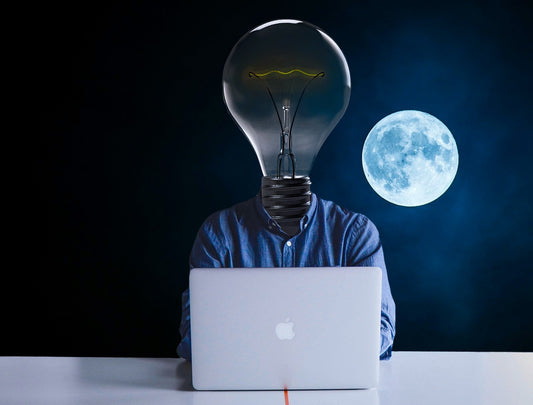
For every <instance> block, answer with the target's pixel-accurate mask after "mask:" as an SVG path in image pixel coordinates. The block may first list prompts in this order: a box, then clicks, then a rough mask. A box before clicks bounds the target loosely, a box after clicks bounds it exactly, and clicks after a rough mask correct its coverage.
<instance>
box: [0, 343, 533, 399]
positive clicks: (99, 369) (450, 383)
mask: <svg viewBox="0 0 533 405" xmlns="http://www.w3.org/2000/svg"><path fill="white" fill-rule="evenodd" d="M0 404H2V405H4V404H5V405H8V404H24V405H32V404H37V405H39V404H53V405H62V404H83V405H90V404H98V405H102V404H117V405H120V404H129V405H132V404H159V405H165V404H172V405H178V404H179V405H182V404H183V405H189V404H190V405H204V404H205V405H230V404H231V405H267V404H268V405H285V397H284V393H283V391H246V392H221V391H219V392H200V391H194V390H193V389H192V386H191V368H190V364H188V363H187V362H185V361H184V360H181V359H173V358H167V359H158V358H88V357H82V358H78V357H0ZM289 404H290V405H330V404H331V405H333V404H335V405H344V404H346V405H348V404H349V405H390V404H397V405H417V404H423V405H440V404H443V405H461V404H468V405H474V404H483V405H491V404H498V405H499V404H510V405H521V404H524V405H532V404H533V353H472V352H394V353H393V357H392V360H390V361H387V362H381V376H380V385H379V387H378V389H373V390H341V391H289Z"/></svg>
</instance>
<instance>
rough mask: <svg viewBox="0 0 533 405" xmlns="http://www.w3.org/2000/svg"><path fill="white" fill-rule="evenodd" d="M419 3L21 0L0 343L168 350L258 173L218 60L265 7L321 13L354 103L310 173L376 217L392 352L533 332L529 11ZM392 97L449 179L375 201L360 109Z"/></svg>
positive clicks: (66, 349)
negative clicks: (21, 102) (192, 271)
mask: <svg viewBox="0 0 533 405" xmlns="http://www.w3.org/2000/svg"><path fill="white" fill-rule="evenodd" d="M432 3H433V2H405V1H402V2H357V1H353V2H345V3H344V4H343V3H340V2H335V1H326V2H316V1H308V2H302V3H298V2H287V1H285V2H283V3H280V4H277V3H275V2H259V3H258V2H242V3H234V2H216V4H211V2H207V3H206V2H199V1H196V2H195V1H193V2H168V3H160V2H139V1H136V2H131V1H128V2H126V1H124V2H106V3H95V2H71V3H54V2H52V3H46V5H42V6H40V7H39V8H35V7H30V6H28V9H26V10H25V12H24V13H25V15H26V16H27V18H25V22H24V25H23V26H22V27H21V29H20V32H25V33H27V34H30V37H31V41H30V42H31V46H28V47H27V48H24V49H23V50H22V51H21V53H24V56H25V57H26V58H27V59H28V60H29V62H28V64H27V65H26V68H27V69H28V70H29V71H31V74H30V75H28V76H27V80H26V82H27V83H29V84H30V86H29V87H30V89H29V90H28V92H27V93H25V94H24V96H25V97H27V98H28V99H29V100H31V102H30V106H31V112H30V113H28V114H27V116H26V118H25V119H26V120H28V121H30V120H34V119H37V121H38V129H37V130H36V131H34V132H31V134H29V135H24V136H23V137H22V138H21V141H22V144H23V145H22V155H23V158H22V159H21V160H19V166H20V167H25V168H27V169H29V170H30V174H29V177H28V178H26V179H25V180H26V181H24V182H22V183H20V185H19V186H18V188H16V190H18V191H19V192H20V193H19V194H17V193H15V194H16V195H17V198H16V199H15V200H14V201H15V202H17V201H19V202H20V203H19V204H17V205H18V206H19V207H18V208H21V210H20V213H19V212H17V211H15V212H16V213H15V214H11V213H7V216H10V217H14V218H15V219H16V221H15V222H16V226H15V227H14V228H13V230H12V238H11V239H12V241H14V245H15V246H16V247H19V248H21V249H20V252H19V250H17V249H14V250H13V252H12V253H15V252H16V253H15V254H17V255H18V256H17V263H18V264H17V266H16V267H14V270H11V272H12V273H15V276H16V277H17V281H16V282H15V283H13V284H5V285H4V288H5V289H10V290H12V291H8V293H9V292H13V291H16V294H15V295H16V299H13V300H11V301H10V302H9V303H8V304H7V305H4V315H5V316H4V322H6V319H7V325H8V328H6V329H4V336H6V335H7V337H8V344H5V345H2V350H1V352H2V354H11V355H13V354H19V355H77V356H84V355H88V356H92V355H97V356H154V357H155V356H165V357H167V356H175V347H176V344H177V342H178V339H179V334H178V323H179V320H180V309H179V308H180V295H181V292H182V291H183V290H184V289H185V288H186V287H187V278H188V255H189V251H190V248H191V245H192V242H193V240H194V237H195V234H196V231H197V230H198V228H199V226H200V225H201V223H202V222H203V220H204V219H205V218H206V217H207V216H208V215H209V214H211V213H212V212H214V211H216V210H220V209H223V208H226V207H228V206H230V205H232V204H235V203H237V202H240V201H243V200H245V199H248V198H251V197H252V196H254V195H255V194H256V193H257V192H258V190H259V187H260V180H261V172H260V169H259V164H258V162H257V159H256V157H255V155H254V152H253V149H252V147H251V146H250V144H249V143H248V141H247V140H246V138H245V137H244V136H243V135H242V134H241V133H240V131H239V129H238V128H237V127H236V125H235V124H234V123H233V121H232V119H231V117H230V116H229V114H228V113H227V111H226V108H225V106H224V103H223V101H222V89H221V77H222V68H223V65H224V62H225V59H226V57H227V56H228V54H229V52H230V50H231V48H232V47H233V45H234V44H235V43H236V41H237V40H238V39H239V38H240V37H241V36H242V35H243V34H244V33H245V32H247V31H248V30H250V29H252V28H254V27H255V26H257V25H259V24H262V23H264V22H266V21H269V20H273V19H278V18H294V19H301V20H306V21H308V22H311V23H313V24H315V25H317V26H319V27H321V28H322V29H323V30H324V31H325V32H327V33H328V34H329V35H330V36H331V37H332V38H333V39H334V40H335V41H336V42H337V44H338V45H339V46H340V48H341V49H342V50H343V52H344V54H345V56H346V58H347V61H348V65H349V67H350V71H351V76H352V94H351V101H350V105H349V107H348V110H347V112H346V114H345V116H344V118H343V119H342V120H341V122H340V123H339V125H338V126H337V127H336V129H335V130H334V131H333V132H332V134H331V136H330V138H328V140H327V141H326V143H325V144H324V146H323V148H322V150H321V152H320V153H319V155H318V158H317V160H316V162H315V165H314V168H313V171H312V173H311V179H312V181H313V186H312V190H313V191H314V192H315V193H317V194H318V195H319V196H321V197H323V198H325V199H329V200H333V201H335V202H337V203H338V204H340V205H342V206H344V207H346V208H348V209H350V210H352V211H357V212H361V213H363V214H365V215H367V216H368V217H370V219H371V220H372V221H373V222H374V223H375V224H376V226H377V227H378V229H379V230H380V234H381V238H382V242H383V246H384V251H385V258H386V262H387V267H388V273H389V278H390V283H391V287H392V292H393V296H394V298H395V300H396V304H397V337H396V341H395V346H394V347H395V350H459V351H462V350H474V351H477V350H483V351H531V350H533V327H532V325H531V315H530V311H531V307H532V304H533V299H532V297H531V291H532V290H533V278H532V275H531V270H532V266H531V262H530V256H531V248H532V246H533V244H532V237H531V229H532V209H531V188H532V185H533V184H532V181H531V174H532V165H531V157H530V155H531V152H532V151H533V149H532V141H531V137H532V134H531V116H532V109H531V107H532V102H531V94H532V90H533V89H532V78H531V76H532V71H533V69H532V68H533V66H532V65H533V63H532V59H533V58H532V55H533V49H532V45H531V41H530V39H531V37H532V28H531V27H532V19H531V16H532V14H531V9H530V8H529V7H527V6H525V5H519V4H520V3H518V2H516V3H512V2H504V1H489V2H479V3H474V2H439V3H438V4H432ZM5 80H8V81H9V80H10V79H9V78H7V79H6V78H5ZM404 109H417V110H421V111H425V112H428V113H430V114H432V115H435V116H436V117H438V118H439V119H440V120H442V121H443V122H444V124H445V125H446V126H448V128H449V129H450V130H451V131H452V133H453V134H454V137H455V139H456V141H457V144H458V148H459V155H460V162H459V171H458V174H457V177H456V179H455V181H454V183H453V184H452V186H451V187H450V189H449V190H448V191H447V192H446V193H445V194H444V195H443V196H442V197H441V198H439V199H438V200H436V201H434V202H432V203H430V204H428V205H426V206H422V207H418V208H404V207H398V206H395V205H392V204H390V203H388V202H386V201H385V200H383V199H381V198H380V197H379V196H378V195H377V194H375V193H374V191H373V190H372V189H371V188H370V186H369V185H368V183H367V182H366V180H365V178H364V174H363V172H362V167H361V161H360V155H361V150H362V146H363V142H364V140H365V137H366V135H367V134H368V132H369V130H370V129H371V128H372V126H373V125H374V124H375V123H376V122H377V121H378V120H380V119H381V118H383V117H384V116H386V115H388V114H390V113H392V112H395V111H398V110H404ZM22 124H24V122H22ZM5 153H6V152H5ZM12 219H13V218H12ZM6 271H7V270H6Z"/></svg>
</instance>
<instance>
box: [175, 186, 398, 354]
mask: <svg viewBox="0 0 533 405" xmlns="http://www.w3.org/2000/svg"><path fill="white" fill-rule="evenodd" d="M336 266H343V267H344V266H373V267H380V268H381V270H382V300H381V355H380V358H381V359H388V358H390V356H391V351H392V343H393V340H394V335H395V318H396V308H395V304H394V300H393V298H392V295H391V291H390V286H389V280H388V277H387V270H386V267H385V260H384V257H383V249H382V246H381V242H380V239H379V233H378V231H377V229H376V227H375V226H374V224H373V223H372V222H371V221H370V220H369V219H368V218H367V217H365V216H364V215H361V214H356V213H353V212H350V211H348V210H346V209H344V208H342V207H340V206H339V205H337V204H335V203H333V202H331V201H326V200H323V199H321V198H319V197H317V196H316V195H315V194H312V198H311V205H310V207H309V210H308V211H307V214H306V215H305V216H304V217H303V218H302V220H301V221H300V232H299V233H298V234H296V235H295V236H293V237H290V236H288V235H287V234H286V233H284V232H283V231H282V230H281V228H280V227H279V226H278V224H277V223H276V222H275V221H274V220H273V219H272V218H271V217H270V216H269V215H268V213H267V212H266V211H265V209H264V208H263V205H262V204H261V197H260V196H259V195H257V196H256V197H254V198H252V199H251V200H248V201H245V202H242V203H240V204H237V205H235V206H233V207H231V208H228V209H225V210H222V211H219V212H217V213H214V214H212V215H211V216H209V217H208V218H207V219H206V221H205V222H204V224H203V225H202V227H201V228H200V230H199V231H198V235H197V237H196V240H195V242H194V245H193V247H192V251H191V256H190V267H191V269H192V268H195V267H204V268H205V267H207V268H212V267H336ZM180 334H181V336H182V340H181V342H180V344H179V345H178V348H177V352H178V355H179V356H181V357H183V358H186V359H188V360H190V359H191V335H190V313H189V290H188V289H187V290H186V291H185V292H184V293H183V295H182V318H181V323H180Z"/></svg>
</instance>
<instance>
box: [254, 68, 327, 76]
mask: <svg viewBox="0 0 533 405" xmlns="http://www.w3.org/2000/svg"><path fill="white" fill-rule="evenodd" d="M295 72H298V73H301V74H303V75H306V76H311V77H322V76H324V72H320V73H307V72H304V71H303V70H302V69H292V70H289V71H288V72H283V71H281V70H271V71H269V72H266V73H254V72H250V74H249V75H250V76H252V75H253V76H257V77H264V76H268V75H270V74H272V73H278V74H280V75H284V76H287V75H290V74H293V73H295Z"/></svg>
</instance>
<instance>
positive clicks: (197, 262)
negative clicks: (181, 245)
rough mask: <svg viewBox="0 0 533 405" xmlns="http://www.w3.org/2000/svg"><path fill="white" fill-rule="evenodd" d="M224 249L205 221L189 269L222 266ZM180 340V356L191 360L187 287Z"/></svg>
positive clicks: (183, 299) (178, 350)
mask: <svg viewBox="0 0 533 405" xmlns="http://www.w3.org/2000/svg"><path fill="white" fill-rule="evenodd" d="M224 252H225V249H224V248H222V244H221V243H220V242H219V240H218V239H217V238H216V236H215V233H214V232H213V230H212V228H211V227H210V226H209V225H208V224H207V221H206V222H205V223H204V224H203V225H202V227H201V228H200V230H199V231H198V235H197V236H196V240H195V241H194V244H193V247H192V250H191V256H190V269H191V270H192V269H193V268H195V267H200V268H211V267H223V262H224ZM179 331H180V335H181V342H180V343H179V345H178V347H177V350H176V351H177V353H178V355H179V356H180V357H183V358H184V359H186V360H189V361H191V315H190V299H189V289H188V288H187V289H186V290H185V291H184V292H183V294H182V296H181V322H180V327H179Z"/></svg>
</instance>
